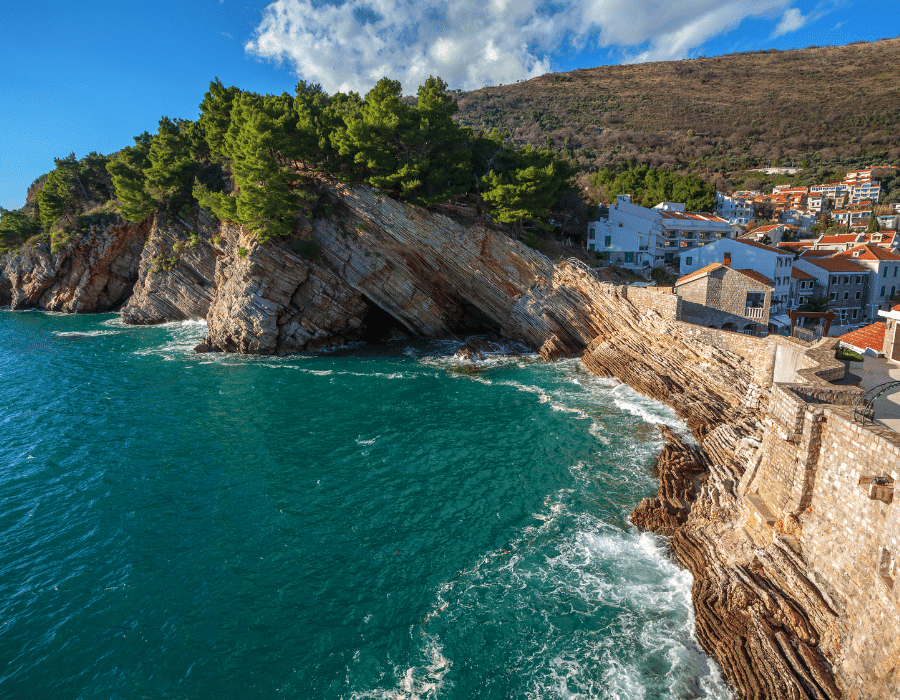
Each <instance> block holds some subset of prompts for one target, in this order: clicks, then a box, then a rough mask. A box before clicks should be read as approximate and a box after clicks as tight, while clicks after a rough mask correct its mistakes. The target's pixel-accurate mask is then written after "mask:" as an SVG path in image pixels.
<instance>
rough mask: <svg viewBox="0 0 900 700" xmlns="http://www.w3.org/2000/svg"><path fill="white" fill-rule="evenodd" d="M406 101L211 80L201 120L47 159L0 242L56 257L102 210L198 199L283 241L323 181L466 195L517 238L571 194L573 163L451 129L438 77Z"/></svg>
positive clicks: (412, 194) (385, 94) (162, 124)
mask: <svg viewBox="0 0 900 700" xmlns="http://www.w3.org/2000/svg"><path fill="white" fill-rule="evenodd" d="M409 102H410V100H408V99H403V98H402V94H401V86H400V83H399V82H398V81H395V80H391V79H389V78H383V79H382V80H380V81H379V82H378V83H377V84H376V85H375V86H374V87H373V88H372V89H371V90H370V91H369V92H368V93H366V94H365V96H361V95H359V94H357V93H354V92H349V93H337V94H334V95H328V94H327V93H326V92H325V91H323V90H322V88H321V87H320V86H319V85H313V84H309V83H306V82H304V81H301V82H299V83H298V84H297V86H296V89H295V91H294V94H293V95H291V94H288V93H286V92H285V93H282V94H281V95H260V94H257V93H253V92H249V91H245V90H241V89H239V88H237V87H225V86H224V85H223V84H222V83H221V81H219V80H218V79H215V80H214V81H212V82H211V83H210V87H209V91H208V92H207V93H206V94H205V96H204V98H203V101H202V102H201V103H200V116H199V118H198V119H196V120H185V119H170V118H168V117H163V118H162V119H160V121H159V126H158V130H157V132H156V133H155V134H152V135H151V134H150V133H148V132H144V133H142V134H139V135H138V136H135V137H134V145H132V146H128V147H126V148H123V149H122V150H121V151H119V152H117V153H114V154H112V155H111V156H103V155H101V154H98V153H91V154H89V155H88V156H86V157H85V158H83V159H81V160H78V159H76V158H75V156H74V154H70V155H69V156H68V157H66V158H62V159H57V160H56V161H55V165H56V167H55V168H54V170H53V171H52V172H50V173H49V174H48V175H46V176H44V177H42V178H40V179H39V181H38V182H37V183H36V185H35V186H33V189H36V190H37V192H36V194H34V196H33V197H32V198H31V200H30V202H29V204H28V205H26V206H25V207H23V208H22V209H20V210H18V211H7V210H0V216H2V218H0V250H10V249H13V248H15V247H17V246H19V245H21V244H23V243H28V242H30V243H32V244H36V243H39V242H41V241H48V242H49V243H50V244H51V249H52V250H53V252H56V251H58V250H59V249H60V248H61V247H62V246H64V245H66V243H67V242H68V241H69V240H70V239H71V237H72V235H73V234H74V233H75V232H77V231H78V230H84V229H85V227H86V226H89V225H90V224H92V223H100V222H102V221H106V218H105V217H110V216H112V217H115V215H116V214H118V215H121V216H122V217H123V218H124V219H126V220H128V221H131V222H140V221H144V220H145V219H147V218H149V217H151V216H153V215H154V214H156V213H157V212H169V213H171V214H174V215H178V214H184V213H186V212H189V211H191V210H192V209H193V208H195V207H197V206H200V207H203V208H205V209H207V210H209V211H210V212H212V214H214V215H215V216H216V217H218V218H219V219H221V220H227V221H232V222H234V223H236V224H240V225H242V226H244V227H245V228H246V229H247V230H248V231H250V232H251V233H252V234H253V235H254V236H255V237H256V238H257V239H258V240H259V241H260V242H261V243H265V242H267V241H271V240H275V239H279V238H284V237H287V236H290V235H291V233H292V231H294V230H295V228H296V224H297V216H298V214H303V215H306V216H314V215H315V213H316V211H318V210H321V206H319V205H320V204H321V203H320V191H321V183H322V182H323V179H326V178H336V179H339V180H341V181H344V182H348V183H360V182H364V183H367V184H369V185H371V186H372V187H374V188H376V189H377V190H379V191H381V192H383V193H385V194H387V195H388V196H391V197H394V198H397V199H401V200H404V201H408V202H410V203H413V204H417V205H420V206H426V207H427V206H432V205H435V204H438V203H441V202H446V201H448V200H451V199H453V198H457V197H460V196H468V197H470V198H471V197H473V198H475V200H476V201H477V202H478V204H479V207H480V206H481V205H484V206H485V207H486V208H488V209H489V210H490V214H491V217H492V218H493V219H494V220H496V221H500V222H502V223H506V224H512V225H514V227H515V228H516V229H517V230H518V231H519V232H520V233H521V234H523V235H526V236H528V234H529V233H532V236H533V230H534V229H536V228H541V227H544V226H546V222H547V220H548V218H549V217H550V215H551V212H552V211H553V210H554V208H555V207H558V206H559V205H560V203H561V202H563V201H565V200H566V198H571V197H573V196H575V191H574V188H573V185H572V180H573V178H574V176H575V174H576V172H577V169H576V167H575V165H574V164H573V163H571V162H569V161H568V160H567V159H566V158H564V157H562V156H561V155H559V154H558V153H556V152H554V151H553V150H552V149H550V148H536V147H534V146H531V145H525V146H514V145H513V144H512V143H511V142H510V141H509V140H508V138H507V137H506V135H505V134H504V133H503V132H501V131H498V130H494V131H492V132H490V133H485V132H476V131H474V130H472V129H469V128H467V127H465V126H462V125H460V124H459V123H457V122H456V121H455V120H454V115H455V114H456V112H457V110H458V107H457V103H456V98H455V96H454V94H453V93H452V91H450V90H449V89H448V87H447V84H446V83H445V82H444V81H443V80H442V79H440V78H435V77H431V78H429V79H428V80H426V81H425V83H424V84H423V85H422V86H420V87H419V89H418V92H417V95H416V99H415V100H414V104H410V103H409Z"/></svg>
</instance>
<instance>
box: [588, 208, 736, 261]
mask: <svg viewBox="0 0 900 700" xmlns="http://www.w3.org/2000/svg"><path fill="white" fill-rule="evenodd" d="M734 235H735V229H734V228H732V226H731V225H730V224H729V223H728V222H727V221H726V220H725V219H723V218H721V217H719V216H716V215H714V214H706V213H702V212H688V211H685V206H684V204H680V203H677V202H662V203H660V204H658V205H656V206H655V207H653V208H652V209H651V208H647V207H642V206H639V205H637V204H633V203H632V202H631V195H627V194H620V195H618V196H617V197H616V202H615V204H614V205H612V206H610V208H609V217H608V218H606V219H600V220H599V221H592V222H590V223H589V224H588V238H587V249H588V250H592V251H595V252H597V253H598V254H599V255H600V256H601V258H603V259H606V260H609V261H610V262H611V263H615V264H619V265H623V266H625V267H628V268H631V269H642V268H650V267H659V266H660V265H663V264H667V263H669V264H672V263H677V262H678V256H679V254H680V253H682V252H684V251H689V250H693V249H695V248H701V247H703V246H705V245H707V244H708V243H711V242H713V241H717V240H719V239H722V238H730V237H733V236H734Z"/></svg>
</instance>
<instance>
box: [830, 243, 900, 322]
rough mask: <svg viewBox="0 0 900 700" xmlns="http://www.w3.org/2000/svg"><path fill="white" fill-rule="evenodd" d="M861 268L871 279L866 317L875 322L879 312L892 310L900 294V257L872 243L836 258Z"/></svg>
mask: <svg viewBox="0 0 900 700" xmlns="http://www.w3.org/2000/svg"><path fill="white" fill-rule="evenodd" d="M834 257H835V258H840V259H843V260H847V261H852V262H853V263H855V264H857V265H859V266H861V267H862V268H863V269H865V270H866V273H867V275H868V278H869V293H868V295H867V298H866V301H865V305H864V311H865V317H866V318H867V319H868V320H870V321H874V320H876V319H877V317H878V311H879V310H883V311H887V310H888V309H890V308H891V304H892V303H893V302H892V300H893V299H894V298H895V297H896V296H897V294H898V292H900V255H898V254H897V253H895V252H894V251H892V250H889V249H887V248H882V247H881V246H878V245H874V244H872V243H868V244H864V245H859V246H855V247H853V248H851V249H850V250H847V251H844V252H842V253H838V254H836V255H835V256H834Z"/></svg>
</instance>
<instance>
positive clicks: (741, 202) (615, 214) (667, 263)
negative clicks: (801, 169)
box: [587, 166, 900, 359]
mask: <svg viewBox="0 0 900 700" xmlns="http://www.w3.org/2000/svg"><path fill="white" fill-rule="evenodd" d="M896 171H897V166H877V167H876V166H872V167H869V168H865V169H861V170H853V171H850V172H848V173H847V174H846V176H845V177H844V178H843V179H842V180H841V181H840V182H833V183H822V184H817V185H812V186H808V187H792V186H790V185H779V186H775V187H774V188H773V190H772V192H771V193H770V194H764V193H762V192H759V191H739V192H735V193H733V194H726V193H723V192H717V193H716V208H715V212H714V213H704V212H688V211H685V205H684V204H683V203H677V202H660V203H659V204H657V205H656V206H654V207H652V208H648V207H642V206H639V205H637V204H635V203H633V202H632V201H631V199H632V197H631V196H630V195H627V194H622V195H618V196H617V197H616V200H615V202H613V203H611V204H610V206H609V207H608V209H607V211H606V215H605V216H604V217H603V218H601V219H599V220H597V221H593V222H590V223H589V224H588V234H587V249H588V251H590V252H592V253H593V254H594V255H595V257H596V259H597V263H595V264H598V265H601V266H606V265H609V266H617V267H619V268H624V269H626V270H629V271H631V272H634V273H637V274H639V275H642V276H645V277H648V278H649V277H651V276H652V277H653V278H654V279H656V280H661V279H665V278H666V277H667V276H668V277H669V279H670V283H669V285H668V286H669V287H670V289H671V292H672V293H673V294H676V295H678V296H679V297H681V298H682V300H683V305H684V314H685V319H686V320H688V319H689V320H690V321H691V322H693V323H696V324H698V325H703V326H707V327H710V328H720V329H725V330H731V331H738V332H741V333H745V334H752V335H757V336H765V335H768V334H781V335H794V336H796V337H800V338H802V339H804V340H813V339H815V338H819V337H822V336H823V335H826V336H840V338H841V342H842V345H843V346H844V347H846V348H848V349H850V350H852V351H854V352H856V353H859V354H860V355H869V356H873V357H874V356H884V357H887V358H890V359H900V338H895V337H894V334H893V332H891V333H888V332H887V329H888V326H889V325H891V328H893V327H894V326H893V325H892V324H891V323H890V322H892V321H897V320H900V304H898V302H900V231H898V228H900V204H898V203H896V202H891V203H887V204H880V202H879V200H880V196H881V183H880V180H879V178H880V177H883V176H884V175H885V174H888V173H894V172H896ZM658 273H662V274H658ZM673 277H674V280H673V279H672V278H673ZM636 284H644V285H648V286H650V285H652V286H655V287H656V288H664V287H665V286H666V283H652V282H643V283H642V282H637V283H636ZM805 312H806V313H809V314H810V315H808V316H807V315H804V313H805Z"/></svg>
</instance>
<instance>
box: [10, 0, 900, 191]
mask: <svg viewBox="0 0 900 700" xmlns="http://www.w3.org/2000/svg"><path fill="white" fill-rule="evenodd" d="M896 3H897V0H867V1H863V0H753V1H747V0H629V1H628V2H625V1H623V0H584V1H582V2H577V3H572V2H569V3H562V2H553V1H551V2H547V1H546V0H440V1H439V0H277V1H275V2H272V1H270V2H266V1H263V0H259V1H258V0H243V1H240V0H191V1H190V2H172V1H171V0H165V1H163V0H144V1H143V2H142V3H126V4H122V3H121V2H111V1H110V2H91V0H83V2H81V3H74V2H67V3H63V2H56V1H54V0H44V1H43V2H41V3H33V4H32V3H5V5H4V9H3V10H2V11H0V206H4V207H6V208H8V209H9V208H16V207H19V206H21V205H22V204H23V203H24V199H25V191H26V189H27V187H28V185H29V184H30V183H31V182H32V181H34V180H35V179H36V178H37V177H39V176H40V175H42V174H43V173H46V172H49V171H50V170H52V169H53V158H54V157H64V156H66V155H67V154H68V153H70V152H72V151H74V152H75V154H76V156H78V157H82V156H84V155H86V154H87V153H89V152H90V151H99V152H101V153H111V152H113V151H116V150H118V149H120V148H122V147H123V146H127V145H130V144H131V143H132V141H131V137H132V136H134V135H136V134H139V133H141V132H142V131H144V130H147V131H150V132H151V133H153V132H154V131H155V130H156V126H157V122H158V120H159V118H160V117H161V116H163V115H165V116H168V117H181V118H186V119H193V118H196V116H197V113H198V110H197V105H198V104H199V103H200V100H201V99H202V98H203V93H204V92H205V91H206V89H207V88H208V86H209V81H210V80H212V79H213V78H214V77H216V76H218V77H219V78H220V79H221V80H222V82H224V83H225V84H226V85H237V86H239V87H241V88H244V89H248V90H254V91H257V92H262V93H280V92H283V91H288V92H292V91H293V86H294V84H295V83H296V81H297V78H298V76H299V77H302V78H305V79H307V80H310V81H311V82H319V83H322V85H323V86H324V87H325V88H326V89H327V90H328V91H329V92H334V91H336V90H340V89H356V90H359V91H362V92H365V90H367V89H368V88H369V87H371V85H372V84H373V83H374V82H375V81H376V80H377V79H378V78H379V77H381V76H383V75H389V76H390V77H393V78H397V79H399V80H401V81H402V82H403V85H404V90H405V91H406V92H408V93H414V92H415V89H416V87H417V85H418V84H419V83H420V82H421V81H422V80H423V79H424V78H426V77H427V76H428V75H430V74H435V75H440V76H441V77H443V78H445V79H446V80H447V81H448V82H449V83H450V85H451V87H454V88H461V89H473V88H477V87H481V86H483V85H497V84H501V83H510V82H514V81H515V80H518V79H526V78H529V77H533V76H536V75H540V74H542V73H545V72H548V71H565V70H572V69H574V68H589V67H592V66H597V65H603V64H616V63H629V62H634V61H646V60H672V59H680V58H694V57H697V56H701V55H706V56H715V55H720V54H724V53H732V52H735V51H751V50H756V49H766V48H778V49H788V48H802V47H805V46H809V45H812V44H818V45H826V44H846V43H849V42H851V41H858V40H864V41H872V40H875V39H879V38H887V37H896V36H898V34H900V13H898V12H897V4H896Z"/></svg>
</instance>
